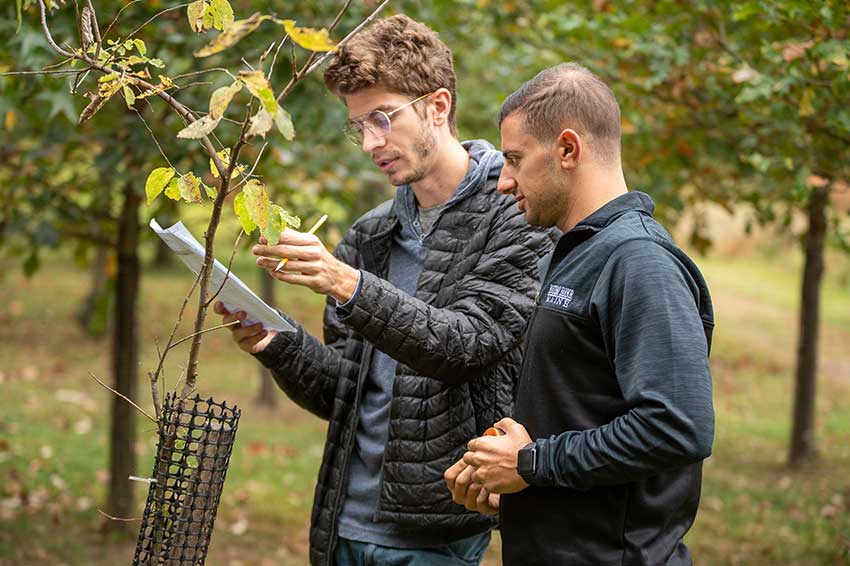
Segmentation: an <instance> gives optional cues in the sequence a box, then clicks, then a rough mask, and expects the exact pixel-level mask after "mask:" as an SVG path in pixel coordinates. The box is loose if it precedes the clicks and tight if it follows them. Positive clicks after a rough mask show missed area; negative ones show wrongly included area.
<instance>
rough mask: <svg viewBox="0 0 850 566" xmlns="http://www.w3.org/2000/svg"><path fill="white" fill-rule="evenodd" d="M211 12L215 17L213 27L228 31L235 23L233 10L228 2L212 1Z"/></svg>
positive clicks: (222, 0) (223, 0)
mask: <svg viewBox="0 0 850 566" xmlns="http://www.w3.org/2000/svg"><path fill="white" fill-rule="evenodd" d="M209 12H210V13H211V14H212V17H213V27H215V28H216V29H220V30H223V29H226V28H228V27H229V26H230V24H232V23H233V8H232V7H231V6H230V2H228V1H227V0H212V3H211V4H210V8H209Z"/></svg>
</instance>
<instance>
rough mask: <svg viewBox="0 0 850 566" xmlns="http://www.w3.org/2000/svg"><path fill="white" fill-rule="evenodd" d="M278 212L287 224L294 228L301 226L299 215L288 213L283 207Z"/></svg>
mask: <svg viewBox="0 0 850 566" xmlns="http://www.w3.org/2000/svg"><path fill="white" fill-rule="evenodd" d="M278 212H279V213H280V217H281V219H282V220H283V221H284V222H285V223H286V224H288V225H289V226H292V227H293V228H295V229H296V230H297V229H298V228H300V227H301V219H300V218H299V217H297V216H293V215H292V214H289V212H288V211H287V210H285V209H283V208H281V209H280V210H279V211H278Z"/></svg>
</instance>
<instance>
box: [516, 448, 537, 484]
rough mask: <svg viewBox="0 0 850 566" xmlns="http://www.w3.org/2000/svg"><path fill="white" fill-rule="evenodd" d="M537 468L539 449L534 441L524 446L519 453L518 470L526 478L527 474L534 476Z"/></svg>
mask: <svg viewBox="0 0 850 566" xmlns="http://www.w3.org/2000/svg"><path fill="white" fill-rule="evenodd" d="M536 469H537V450H536V445H535V444H534V443H533V442H532V443H529V444H527V445H525V446H523V447H522V448H521V449H520V451H519V452H518V453H517V460H516V471H517V473H518V474H519V475H520V476H522V477H523V479H525V477H526V476H533V475H534V472H535V471H536Z"/></svg>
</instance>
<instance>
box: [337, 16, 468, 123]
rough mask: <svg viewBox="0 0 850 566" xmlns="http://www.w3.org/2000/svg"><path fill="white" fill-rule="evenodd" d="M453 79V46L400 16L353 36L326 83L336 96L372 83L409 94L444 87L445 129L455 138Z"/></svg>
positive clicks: (355, 90)
mask: <svg viewBox="0 0 850 566" xmlns="http://www.w3.org/2000/svg"><path fill="white" fill-rule="evenodd" d="M455 83H456V79H455V71H454V65H453V64H452V52H451V50H450V49H449V48H448V47H446V44H445V43H443V42H442V41H441V40H440V38H439V36H438V35H437V33H436V32H435V31H434V30H432V29H431V28H429V27H428V26H426V25H424V24H422V23H419V22H417V21H414V20H412V19H410V18H409V17H407V16H405V15H403V14H399V15H397V16H392V17H389V18H384V19H382V20H379V21H378V22H377V23H375V24H374V25H373V26H372V27H370V28H368V29H366V30H364V31H362V32H361V33H359V34H357V35H355V36H354V37H353V38H352V39H351V41H349V42H348V43H347V44H346V45H344V46H343V47H342V48H340V50H339V53H337V56H336V57H335V58H334V60H333V61H332V62H331V64H330V65H329V66H328V68H327V70H326V71H325V85H327V87H328V89H329V90H330V91H331V92H332V93H334V94H335V95H337V96H339V97H340V98H344V97H345V96H347V95H349V94H353V93H355V92H357V91H360V90H363V89H366V88H371V87H374V86H380V87H383V88H386V89H388V90H390V91H392V92H396V93H398V94H404V95H407V96H410V97H418V96H422V95H425V94H428V93H430V92H434V91H435V90H437V89H438V88H445V89H448V91H449V92H450V93H451V95H452V106H451V109H450V110H449V127H450V129H451V132H452V134H454V135H455V136H457V135H458V132H457V125H456V124H455V108H456V103H455V101H456V98H457V94H456V84H455Z"/></svg>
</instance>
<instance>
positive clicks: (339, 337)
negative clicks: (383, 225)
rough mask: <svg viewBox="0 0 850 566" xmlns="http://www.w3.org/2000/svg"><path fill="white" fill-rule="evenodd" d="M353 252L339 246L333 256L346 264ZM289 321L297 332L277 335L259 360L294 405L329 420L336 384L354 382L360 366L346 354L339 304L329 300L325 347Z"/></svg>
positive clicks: (325, 323)
mask: <svg viewBox="0 0 850 566" xmlns="http://www.w3.org/2000/svg"><path fill="white" fill-rule="evenodd" d="M350 251H351V248H350V246H348V245H347V244H340V245H339V246H338V247H337V249H336V250H335V251H334V255H336V256H337V257H338V258H339V259H341V260H342V261H345V260H346V257H345V256H346V253H347V252H350ZM284 316H285V315H284ZM287 319H288V317H287ZM288 320H289V319H288ZM289 322H290V324H292V325H293V326H294V327H295V328H296V331H295V332H281V333H280V334H278V335H277V336H276V337H275V338H274V340H272V341H271V342H270V343H269V345H268V346H267V347H266V349H265V350H263V351H262V352H260V353H259V354H257V355H256V358H257V359H258V360H260V362H261V363H262V364H263V365H264V366H266V367H267V368H269V370H270V371H271V373H272V376H273V377H274V379H275V381H276V382H277V384H278V386H280V388H281V389H283V391H284V392H285V393H286V394H287V395H288V396H289V397H290V398H291V399H292V400H293V401H295V403H297V404H298V405H300V406H301V407H303V408H305V409H307V410H308V411H310V412H311V413H313V414H315V415H316V416H318V417H320V418H323V419H326V420H327V419H330V416H331V409H332V407H333V400H334V392H335V391H336V386H337V382H338V381H339V379H340V378H341V377H343V376H346V377H349V378H351V379H352V380H355V379H356V378H357V373H358V371H359V367H360V366H359V364H357V363H355V362H352V361H351V360H349V359H347V358H345V356H344V355H343V354H344V344H345V341H346V337H347V334H348V331H347V329H346V328H345V326H344V325H343V324H342V323H340V321H339V319H338V318H337V315H336V302H335V301H334V300H333V299H329V300H328V303H327V304H326V306H325V314H324V333H325V344H322V343H321V341H319V339H317V338H316V337H314V336H312V335H310V334H309V333H308V332H307V331H306V330H304V328H303V327H302V326H301V325H300V324H298V323H297V322H295V321H292V320H289Z"/></svg>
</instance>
